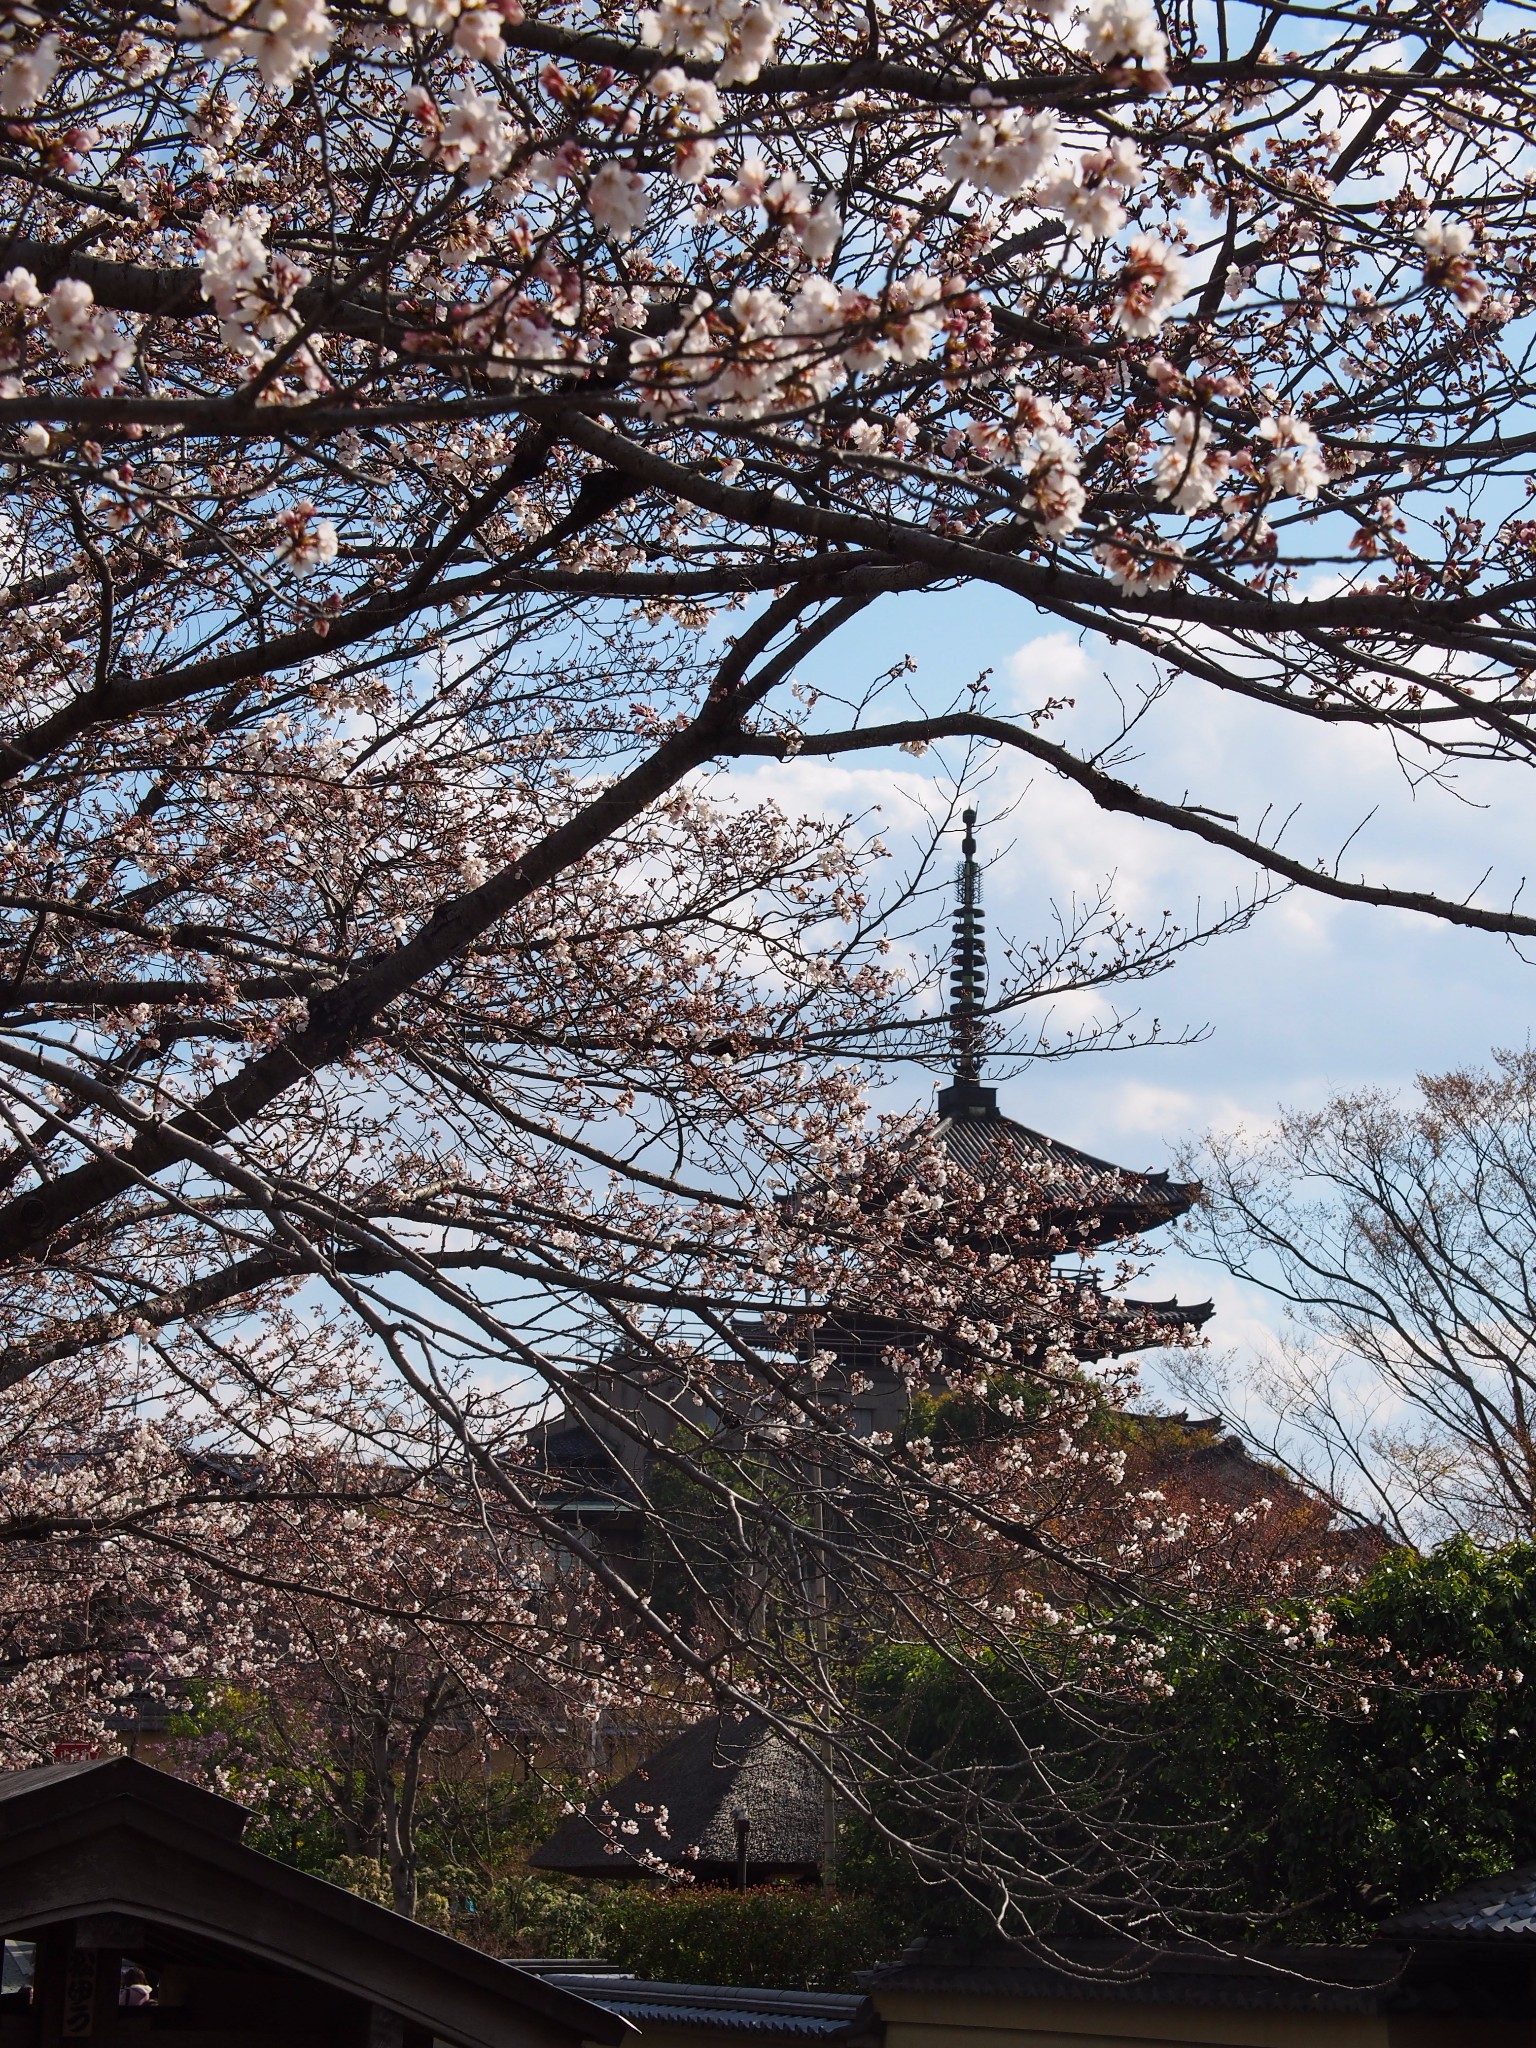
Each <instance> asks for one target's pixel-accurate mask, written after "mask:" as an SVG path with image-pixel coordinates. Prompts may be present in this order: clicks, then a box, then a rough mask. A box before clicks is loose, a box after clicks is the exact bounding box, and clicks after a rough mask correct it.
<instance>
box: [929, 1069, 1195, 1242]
mask: <svg viewBox="0 0 1536 2048" xmlns="http://www.w3.org/2000/svg"><path fill="white" fill-rule="evenodd" d="M986 1092H987V1093H989V1094H990V1093H991V1091H990V1090H988V1091H986ZM935 1135H936V1136H937V1138H938V1140H939V1143H940V1144H941V1145H942V1146H943V1148H944V1151H945V1152H946V1153H947V1154H948V1156H949V1157H950V1158H951V1159H952V1160H953V1161H954V1162H955V1164H956V1165H957V1166H959V1167H961V1168H962V1169H963V1170H964V1171H965V1172H966V1173H968V1174H969V1175H970V1176H971V1177H972V1179H973V1180H977V1181H979V1182H980V1183H981V1184H982V1186H983V1187H986V1186H987V1185H988V1184H992V1183H997V1182H999V1181H1006V1182H1011V1183H1012V1184H1013V1185H1015V1186H1019V1187H1021V1188H1024V1189H1026V1190H1028V1192H1029V1196H1030V1199H1031V1202H1032V1204H1033V1205H1034V1206H1035V1207H1036V1208H1037V1209H1038V1210H1039V1212H1040V1217H1041V1223H1042V1226H1043V1227H1044V1228H1045V1229H1047V1230H1049V1229H1058V1230H1065V1231H1066V1232H1067V1233H1068V1234H1069V1235H1071V1236H1072V1237H1073V1238H1074V1239H1075V1238H1076V1237H1077V1236H1078V1235H1080V1234H1083V1235H1084V1241H1085V1242H1102V1241H1103V1240H1104V1239H1106V1238H1108V1237H1110V1236H1112V1235H1118V1234H1120V1233H1123V1232H1131V1231H1141V1230H1155V1229H1156V1228H1157V1227H1158V1226H1159V1224H1163V1223H1171V1222H1172V1221H1173V1220H1174V1218H1175V1217H1177V1216H1182V1215H1183V1214H1184V1213H1185V1211H1186V1210H1188V1209H1190V1208H1191V1207H1193V1205H1194V1202H1195V1200H1196V1199H1197V1197H1198V1195H1199V1192H1200V1191H1199V1189H1198V1187H1187V1186H1185V1185H1184V1184H1183V1183H1182V1182H1179V1181H1176V1180H1173V1179H1171V1178H1170V1177H1169V1175H1168V1174H1166V1173H1137V1172H1135V1171H1133V1170H1132V1169H1131V1168H1129V1167H1123V1166H1115V1165H1113V1164H1112V1163H1111V1162H1110V1161H1109V1160H1107V1159H1096V1158H1095V1157H1094V1156H1093V1154H1092V1153H1091V1152H1079V1151H1078V1149H1077V1147H1076V1146H1075V1145H1067V1144H1064V1143H1063V1142H1062V1140H1061V1139H1060V1138H1052V1137H1048V1136H1047V1135H1046V1134H1045V1132H1043V1131H1032V1130H1031V1129H1030V1128H1029V1126H1028V1125H1027V1124H1021V1123H1015V1122H1014V1120H1013V1118H1012V1117H1009V1116H1003V1115H1001V1114H1000V1113H998V1112H997V1111H995V1110H993V1111H990V1112H988V1111H981V1112H979V1113H978V1112H976V1111H971V1112H969V1113H967V1114H963V1115H959V1116H941V1118H940V1120H939V1123H938V1126H937V1130H936V1132H935ZM1090 1219H1096V1221H1090Z"/></svg>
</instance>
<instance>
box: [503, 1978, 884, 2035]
mask: <svg viewBox="0 0 1536 2048" xmlns="http://www.w3.org/2000/svg"><path fill="white" fill-rule="evenodd" d="M521 1967H522V1968H523V1969H525V1970H533V1971H534V1972H536V1973H537V1974H539V1975H541V1976H546V1977H548V1978H549V1979H550V1980H551V1981H552V1982H554V1983H557V1984H559V1985H560V1986H561V1987H562V1988H563V1989H564V1990H566V1991H572V1992H574V1993H575V1994H576V1996H577V1997H578V1998H585V1999H587V2000H588V2001H589V2002H590V2003H591V2004H593V2005H601V2006H603V2007H605V2008H606V2010H607V2011H609V2012H612V2013H617V2014H618V2015H619V2017H620V2018H621V2019H626V2020H631V2021H633V2023H634V2024H635V2025H636V2026H637V2027H639V2029H640V2031H641V2033H642V2034H643V2033H644V2031H645V2028H646V2026H647V2024H650V2025H652V2026H657V2025H660V2026H674V2027H689V2026H694V2027H701V2028H706V2029H708V2030H709V2031H710V2032H725V2033H733V2034H759V2035H768V2036H771V2037H772V2038H773V2039H775V2040H786V2041H809V2042H821V2041H829V2042H830V2041H842V2040H846V2039H847V2038H848V2037H849V2035H850V2034H857V2033H860V2032H862V2031H863V2030H864V2028H865V2027H866V2025H867V2024H868V2023H869V2021H870V2019H871V2012H870V2003H869V2000H868V1999H867V1998H866V1997H864V1996H863V1995H862V1994H861V1993H859V1992H841V1991H764V1990H756V1989H752V1988H750V1987H744V1986H741V1985H734V1984H731V1985H725V1984H662V1983H655V1982H652V1981H651V1980H649V1979H647V1978H643V1977H632V1976H630V1975H628V1974H627V1973H626V1972H623V1971H618V1970H603V1969H601V1968H600V1967H597V1966H594V1965H591V1964H588V1965H587V1966H586V1968H585V1970H583V1968H582V1966H581V1965H580V1964H574V1965H573V1964H569V1963H544V1962H535V1963H526V1962H525V1963H523V1964H522V1965H521Z"/></svg>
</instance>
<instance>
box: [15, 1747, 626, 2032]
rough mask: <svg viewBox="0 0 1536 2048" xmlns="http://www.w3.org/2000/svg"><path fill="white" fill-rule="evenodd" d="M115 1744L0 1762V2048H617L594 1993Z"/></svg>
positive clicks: (612, 2019)
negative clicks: (393, 1895) (83, 1757)
mask: <svg viewBox="0 0 1536 2048" xmlns="http://www.w3.org/2000/svg"><path fill="white" fill-rule="evenodd" d="M246 1818H247V1816H246V1813H245V1811H244V1809H243V1808H242V1807H239V1806H237V1805H236V1804H235V1803H234V1802H233V1801H232V1800H229V1799H222V1798H220V1797H219V1796H218V1795H217V1794H215V1793H211V1792H204V1791H200V1790H199V1789H198V1788H197V1787H195V1786H192V1785H188V1784H186V1783H184V1782H183V1781H182V1780H181V1779H179V1778H173V1777H170V1776H168V1775H167V1774H166V1773H164V1772H161V1771H156V1770H152V1769H151V1768H150V1767H149V1766H148V1765H146V1764H142V1763H137V1762H135V1761H134V1760H133V1759H131V1758H129V1757H113V1758H110V1759H106V1760H104V1761H101V1762H97V1763H83V1764H58V1765H53V1766H50V1767H45V1768H42V1769H39V1770H31V1771H17V1772H12V1773H11V1774H9V1775H8V1776H5V1777H0V1933H3V1935H4V1939H5V1984H6V1987H7V1988H6V1989H5V1991H4V1993H3V1994H0V2048H150V2044H151V2043H159V2044H163V2048H589V2044H590V2048H599V2044H601V2048H617V2044H618V2043H619V2042H621V2041H622V2040H624V2039H625V2038H626V2037H627V2036H630V2035H631V2034H633V2032H634V2028H633V2026H632V2025H631V2023H630V2022H629V2021H628V2020H626V2019H624V2018H622V2017H621V2016H620V2015H619V2014H617V2013H614V2012H610V2011H609V2010H608V2009H607V2008H606V2007H603V2006H598V2005H593V2004H592V2003H590V2002H589V2001H588V2000H585V1999H582V1998H579V1997H577V1996H576V1995H574V1994H573V1993H572V1992H570V1991H568V1990H565V1989H563V1988H562V1987H561V1986H560V1985H559V1984H553V1983H549V1982H546V1981H545V1980H544V1979H543V1978H541V1977H538V1976H535V1975H533V1974H531V1973H529V1972H527V1971H524V1970H520V1969H517V1968H515V1967H513V1966H512V1965H511V1964H508V1963H502V1962H498V1961H496V1959H495V1958H494V1957H492V1956H487V1955H482V1954H481V1953H480V1951H479V1950H478V1949H472V1948H468V1947H466V1946H465V1945H464V1943H462V1942H458V1941H454V1940H452V1939H451V1938H450V1937H449V1936H447V1935H445V1934H438V1933H436V1932H434V1931H433V1930H432V1929H431V1928H429V1927H422V1926H419V1925H417V1924H416V1923H415V1922H414V1921H411V1920H406V1919H403V1918H402V1917H401V1916H400V1915H399V1914H397V1913H392V1912H390V1911H388V1910H387V1909H386V1908H385V1907H383V1906H376V1905H372V1904H370V1903H369V1902H368V1901H367V1900H365V1899H359V1898H356V1897H354V1896H353V1894H352V1893H350V1892H345V1891H341V1890H339V1889H338V1888H337V1887H336V1886H335V1885H330V1884H326V1883H324V1882H322V1881H321V1880H320V1879H319V1878H316V1877H309V1876H306V1875H305V1874H304V1873H303V1872H301V1871H297V1870H292V1869H290V1868H289V1867H288V1866H287V1865H286V1864H282V1863H277V1862H275V1861H273V1859H272V1858H271V1857H268V1856H262V1855H259V1854H258V1853H257V1852H256V1851H255V1850H253V1849H248V1848H246V1847H245V1846H244V1845H243V1844H242V1842H241V1840H240V1836H241V1832H242V1830H243V1828H244V1826H245V1822H246Z"/></svg>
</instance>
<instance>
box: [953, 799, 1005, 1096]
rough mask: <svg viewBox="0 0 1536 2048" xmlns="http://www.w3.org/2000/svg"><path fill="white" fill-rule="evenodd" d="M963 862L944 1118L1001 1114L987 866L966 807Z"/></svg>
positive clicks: (957, 881) (957, 900) (959, 879)
mask: <svg viewBox="0 0 1536 2048" xmlns="http://www.w3.org/2000/svg"><path fill="white" fill-rule="evenodd" d="M964 817H965V837H964V839H963V840H962V841H961V842H960V853H961V861H960V866H959V870H958V871H957V873H956V876H955V921H954V936H953V939H952V942H951V945H950V967H949V1040H950V1046H951V1048H952V1050H953V1054H954V1079H953V1081H952V1082H951V1083H950V1085H949V1086H948V1087H947V1088H941V1089H940V1091H939V1114H940V1115H941V1116H986V1115H988V1114H991V1115H994V1116H995V1115H996V1113H997V1090H996V1089H995V1088H984V1087H983V1086H982V1085H981V1034H982V1016H983V1012H984V1011H985V1009H986V1002H987V940H986V920H985V915H984V913H983V911H982V907H981V869H980V867H979V866H978V865H977V861H976V813H975V812H974V811H966V812H965V814H964Z"/></svg>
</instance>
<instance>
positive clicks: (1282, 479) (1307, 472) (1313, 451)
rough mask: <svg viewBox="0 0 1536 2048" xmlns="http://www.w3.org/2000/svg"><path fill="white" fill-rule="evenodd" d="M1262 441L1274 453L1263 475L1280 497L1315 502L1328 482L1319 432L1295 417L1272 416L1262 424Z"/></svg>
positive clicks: (1260, 430) (1287, 413)
mask: <svg viewBox="0 0 1536 2048" xmlns="http://www.w3.org/2000/svg"><path fill="white" fill-rule="evenodd" d="M1259 437H1260V439H1261V440H1264V441H1267V442H1268V443H1269V444H1270V447H1271V449H1272V451H1273V452H1272V453H1271V454H1270V455H1269V457H1268V458H1267V460H1266V461H1265V464H1264V474H1265V476H1266V477H1267V478H1268V480H1269V486H1270V489H1271V490H1272V491H1274V492H1275V494H1276V496H1277V497H1281V498H1315V497H1316V496H1317V494H1318V492H1319V491H1320V490H1321V489H1322V487H1323V485H1324V484H1325V483H1327V481H1328V464H1327V460H1326V459H1325V457H1324V455H1323V452H1322V448H1321V446H1320V445H1319V442H1318V438H1317V433H1316V430H1315V429H1314V428H1313V427H1311V426H1309V425H1308V423H1307V422H1306V421H1305V420H1303V419H1298V418H1297V417H1296V415H1295V413H1291V412H1283V413H1271V414H1270V415H1269V417H1268V418H1267V419H1264V420H1261V421H1260V422H1259Z"/></svg>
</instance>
